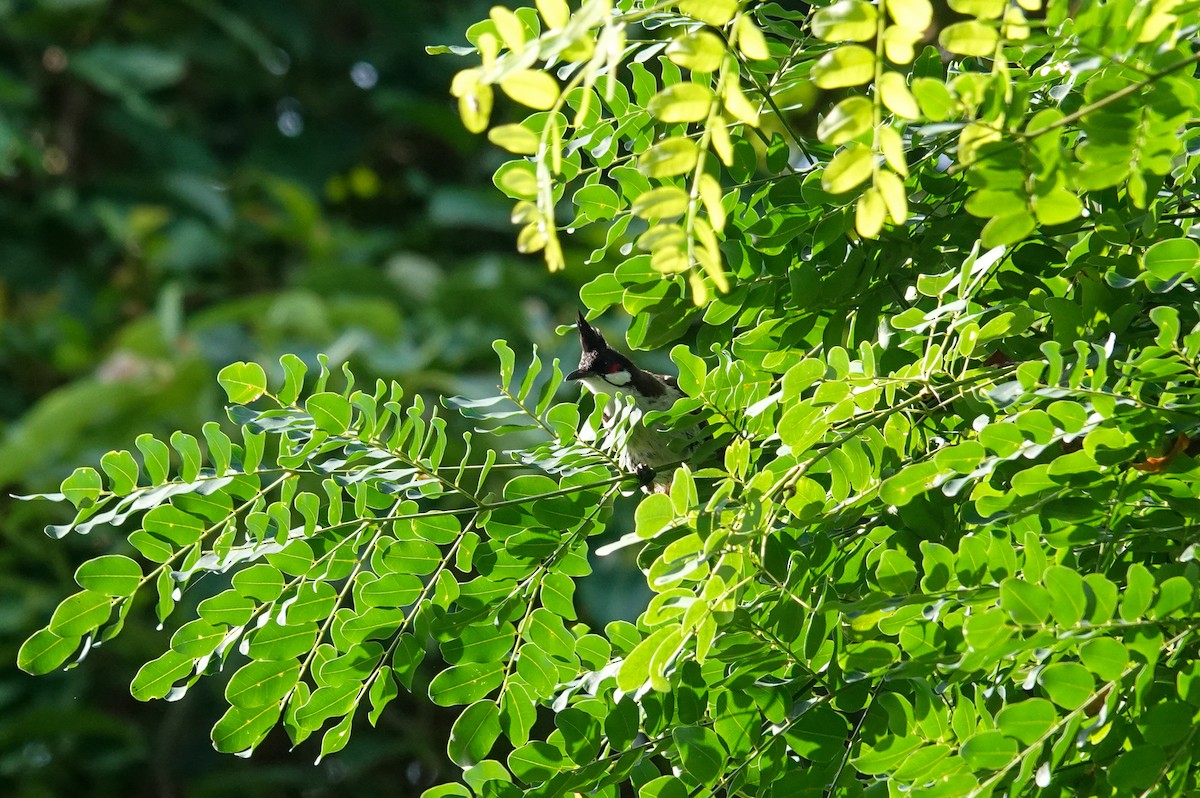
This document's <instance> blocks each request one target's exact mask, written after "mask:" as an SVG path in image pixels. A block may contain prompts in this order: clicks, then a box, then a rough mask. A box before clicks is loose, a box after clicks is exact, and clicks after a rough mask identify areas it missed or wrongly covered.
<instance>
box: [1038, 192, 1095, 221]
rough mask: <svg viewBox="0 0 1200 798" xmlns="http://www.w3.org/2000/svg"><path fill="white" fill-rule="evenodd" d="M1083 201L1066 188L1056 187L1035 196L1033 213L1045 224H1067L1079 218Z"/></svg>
mask: <svg viewBox="0 0 1200 798" xmlns="http://www.w3.org/2000/svg"><path fill="white" fill-rule="evenodd" d="M1082 212H1083V203H1082V202H1080V201H1079V197H1077V196H1075V195H1074V194H1073V193H1071V192H1070V191H1068V190H1066V189H1065V188H1054V189H1051V190H1050V191H1049V192H1048V193H1046V194H1039V195H1038V196H1036V197H1034V198H1033V215H1034V216H1035V217H1036V218H1037V220H1038V222H1040V223H1041V224H1045V225H1054V224H1065V223H1066V222H1069V221H1071V220H1072V219H1077V218H1079V214H1081V213H1082Z"/></svg>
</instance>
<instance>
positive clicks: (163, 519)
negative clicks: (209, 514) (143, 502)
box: [142, 504, 205, 546]
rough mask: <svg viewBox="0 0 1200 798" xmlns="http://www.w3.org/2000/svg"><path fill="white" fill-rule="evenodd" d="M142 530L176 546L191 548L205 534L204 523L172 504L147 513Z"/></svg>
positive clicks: (160, 506)
mask: <svg viewBox="0 0 1200 798" xmlns="http://www.w3.org/2000/svg"><path fill="white" fill-rule="evenodd" d="M142 528H143V529H145V530H146V531H147V532H149V533H150V534H152V535H154V536H155V537H158V538H161V539H163V540H166V541H169V542H171V543H173V544H175V545H176V546H190V545H191V544H193V543H195V542H196V541H197V540H199V539H200V536H201V535H202V534H204V528H205V527H204V522H203V521H201V520H200V519H199V518H197V517H196V516H194V515H191V514H190V513H185V512H184V511H183V510H180V509H179V508H178V507H175V506H174V505H171V504H163V505H159V506H158V507H155V508H154V509H153V510H151V511H150V512H148V513H146V517H145V518H143V519H142Z"/></svg>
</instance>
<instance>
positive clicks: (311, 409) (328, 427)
mask: <svg viewBox="0 0 1200 798" xmlns="http://www.w3.org/2000/svg"><path fill="white" fill-rule="evenodd" d="M304 409H305V410H307V411H308V414H309V415H310V416H312V419H313V423H314V424H315V425H316V427H317V429H319V430H324V431H325V432H328V433H331V434H333V435H341V434H342V433H343V432H345V431H346V430H347V429H348V428H349V427H350V419H351V418H352V416H353V412H354V408H352V407H351V406H350V403H349V402H348V401H346V398H345V397H343V396H342V395H340V394H336V393H328V392H326V393H318V394H314V395H313V396H310V397H308V400H307V401H306V402H305V403H304Z"/></svg>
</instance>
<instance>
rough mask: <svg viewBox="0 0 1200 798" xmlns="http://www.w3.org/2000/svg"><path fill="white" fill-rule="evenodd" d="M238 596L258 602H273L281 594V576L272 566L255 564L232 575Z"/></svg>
mask: <svg viewBox="0 0 1200 798" xmlns="http://www.w3.org/2000/svg"><path fill="white" fill-rule="evenodd" d="M233 589H234V590H236V591H237V593H238V595H241V596H246V597H247V598H252V599H257V600H258V601H274V600H275V599H277V598H279V595H280V594H281V593H282V592H283V574H281V573H280V572H279V569H278V568H276V567H275V566H273V565H267V564H266V563H257V564H255V565H252V566H250V567H249V568H247V569H245V570H243V571H239V572H238V573H236V574H234V575H233Z"/></svg>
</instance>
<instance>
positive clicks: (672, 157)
mask: <svg viewBox="0 0 1200 798" xmlns="http://www.w3.org/2000/svg"><path fill="white" fill-rule="evenodd" d="M699 157H700V150H699V148H698V147H697V146H696V143H695V142H694V141H692V140H691V139H687V138H684V137H682V136H672V137H671V138H667V139H663V140H662V141H660V142H658V143H657V144H655V145H654V146H653V147H651V148H650V149H648V150H646V152H645V154H643V155H642V157H641V158H639V159H638V169H639V170H641V171H642V172H643V173H644V174H646V176H648V177H658V178H662V177H674V176H675V175H681V174H684V173H685V172H690V171H691V170H692V169H693V168H694V167H695V166H696V159H697V158H699Z"/></svg>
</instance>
